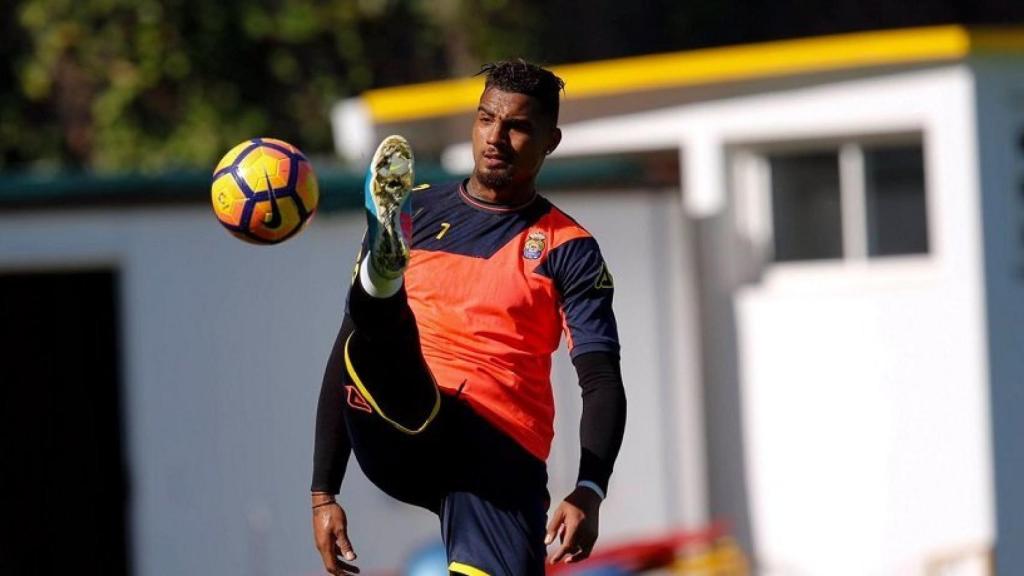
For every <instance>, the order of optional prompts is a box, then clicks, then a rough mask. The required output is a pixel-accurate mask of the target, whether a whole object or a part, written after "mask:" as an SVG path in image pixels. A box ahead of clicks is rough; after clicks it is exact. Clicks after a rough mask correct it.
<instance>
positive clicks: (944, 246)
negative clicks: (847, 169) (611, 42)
mask: <svg viewBox="0 0 1024 576" xmlns="http://www.w3.org/2000/svg"><path fill="white" fill-rule="evenodd" d="M783 98H788V100H789V104H786V105H781V106H775V105H774V104H775V103H778V102H780V100H781V99H783ZM797 103H799V104H802V106H801V107H800V109H799V110H797V109H794V108H795V106H796V104H797ZM743 104H744V105H746V106H749V107H750V108H751V109H756V110H758V113H759V114H763V115H765V116H768V117H772V118H773V119H774V121H775V122H776V123H777V125H778V126H779V127H780V128H779V129H778V130H777V131H776V134H774V135H770V134H765V133H764V132H763V131H762V132H760V133H759V134H758V137H759V138H767V139H774V138H778V139H781V140H786V139H789V138H791V137H789V136H788V135H789V134H799V135H800V136H801V137H804V138H807V137H809V138H815V137H818V138H829V137H842V136H858V135H870V134H873V133H881V134H884V133H887V132H894V131H897V130H900V129H902V128H911V129H913V130H917V131H921V132H922V133H923V136H924V147H925V164H926V181H927V189H928V219H929V236H930V238H929V245H930V254H928V255H924V256H920V257H900V258H871V259H867V260H861V261H849V260H847V261H843V262H840V261H835V262H819V263H799V264H797V263H793V264H789V263H787V264H779V265H771V266H769V267H768V268H767V270H765V272H764V277H763V280H762V281H761V282H759V283H755V284H752V285H749V286H747V287H745V288H744V289H742V290H741V291H740V293H739V294H738V297H737V300H736V303H737V307H738V323H739V327H738V329H739V332H740V337H741V340H740V362H741V371H742V373H743V390H744V411H745V423H746V430H745V433H746V438H747V441H748V448H749V449H748V451H747V454H748V459H749V462H750V466H749V470H750V489H751V501H752V502H753V503H754V504H753V511H752V514H753V518H754V526H755V540H756V542H757V545H758V556H759V561H760V562H761V563H762V566H763V567H764V572H765V573H766V574H829V575H842V574H849V575H851V576H852V575H866V574H921V573H924V570H925V569H926V566H927V565H928V563H929V562H931V561H934V560H936V559H939V558H942V557H944V556H947V555H950V554H954V555H955V554H956V553H958V552H959V551H961V550H965V549H973V550H977V549H984V548H985V547H986V546H988V545H990V544H991V543H992V541H993V538H994V514H993V507H994V496H993V489H992V472H991V470H992V467H991V466H992V464H991V445H990V441H989V410H988V373H987V353H986V344H987V338H986V333H985V321H984V317H983V310H984V294H983V274H982V245H981V233H980V226H979V224H980V219H979V214H980V201H979V195H980V189H979V175H978V168H977V150H976V148H975V142H976V140H975V123H974V99H973V81H972V77H971V75H970V73H969V71H968V70H967V69H966V68H954V69H949V70H942V71H933V72H926V73H919V74H909V75H906V76H890V77H886V78H879V79H874V80H871V81H865V82H856V83H848V84H840V85H837V86H830V87H826V88H823V89H819V90H813V91H807V92H806V93H797V94H783V95H773V96H772V97H771V98H766V99H764V100H761V101H748V102H744V103H743ZM897 118H898V119H899V121H898V122H895V121H894V122H892V123H891V124H890V123H889V122H886V121H884V120H886V119H893V120H895V119H897ZM783 127H784V129H783ZM732 136H733V141H737V140H739V141H742V139H743V138H742V135H741V134H735V133H734V134H733V135H732Z"/></svg>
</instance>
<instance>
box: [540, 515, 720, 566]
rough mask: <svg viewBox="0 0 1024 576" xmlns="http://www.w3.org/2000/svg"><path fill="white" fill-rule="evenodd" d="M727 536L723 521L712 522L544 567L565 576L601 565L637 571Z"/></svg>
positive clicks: (668, 563) (673, 559) (600, 550)
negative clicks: (696, 527)
mask: <svg viewBox="0 0 1024 576" xmlns="http://www.w3.org/2000/svg"><path fill="white" fill-rule="evenodd" d="M728 535H729V530H728V525H727V524H726V523H725V522H721V521H720V522H715V523H713V524H711V525H710V526H708V527H707V528H704V529H702V530H680V531H677V532H673V533H671V534H669V535H667V536H662V537H659V538H647V539H639V540H633V541H630V542H626V543H623V544H618V545H615V546H610V547H605V548H601V549H598V550H597V551H595V552H594V553H592V554H591V555H590V558H587V559H586V560H584V561H583V562H579V563H577V564H556V565H554V566H550V565H549V566H548V569H547V574H548V575H549V576H555V575H562V576H568V575H569V574H573V573H575V572H582V571H584V570H593V569H595V568H600V567H602V566H614V567H616V568H621V569H623V570H628V571H632V572H638V571H640V570H649V569H651V568H660V567H664V566H668V565H670V564H672V562H674V561H675V560H676V558H677V557H678V551H679V550H680V549H681V548H686V547H689V546H695V545H701V544H706V545H711V544H713V543H714V542H715V541H716V540H718V539H719V538H722V537H724V536H728Z"/></svg>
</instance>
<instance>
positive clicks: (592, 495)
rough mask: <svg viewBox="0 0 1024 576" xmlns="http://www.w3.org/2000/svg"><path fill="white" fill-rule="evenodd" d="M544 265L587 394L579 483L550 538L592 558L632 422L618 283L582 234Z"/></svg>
mask: <svg viewBox="0 0 1024 576" xmlns="http://www.w3.org/2000/svg"><path fill="white" fill-rule="evenodd" d="M543 266H544V268H543V270H542V271H541V272H542V273H548V274H551V276H552V277H553V278H554V279H555V283H556V286H557V287H558V290H559V294H560V297H561V305H562V312H563V314H564V317H565V324H566V331H567V341H568V342H569V349H570V350H569V352H570V355H571V356H572V359H573V365H574V366H575V368H576V373H577V375H578V377H579V383H580V388H581V390H582V396H583V414H582V417H581V420H580V469H579V476H578V480H577V486H576V489H575V490H574V491H573V492H572V494H570V495H569V496H568V497H566V499H565V500H564V501H563V502H562V503H561V504H560V505H559V506H558V508H556V509H555V511H554V513H553V514H552V518H551V522H550V524H549V526H548V535H547V539H546V540H547V541H546V543H547V544H550V543H551V542H553V541H554V540H555V538H556V537H558V538H559V541H560V544H559V546H558V548H557V549H556V550H555V552H554V553H553V554H552V555H551V558H550V560H551V562H552V563H555V562H563V561H564V562H578V561H580V560H583V559H585V558H587V557H588V556H589V555H590V551H591V550H592V549H593V547H594V544H595V543H596V541H597V535H598V518H599V512H600V507H601V501H602V500H603V499H604V497H605V494H606V493H607V491H608V481H609V479H610V477H611V474H612V469H613V467H614V464H615V458H616V457H617V456H618V453H619V447H620V446H621V445H622V436H623V432H624V430H625V422H626V394H625V391H624V388H623V385H622V373H621V370H620V368H619V343H618V330H617V328H616V324H615V316H614V314H613V313H612V296H613V292H614V286H613V282H612V277H611V274H610V273H609V272H608V269H607V266H606V264H605V262H604V259H603V257H602V256H601V252H600V250H599V248H598V246H597V242H595V241H594V239H593V238H589V237H587V238H579V239H576V240H572V241H570V242H567V243H566V244H563V245H561V246H559V247H557V248H555V249H553V250H552V251H551V253H550V254H549V255H548V260H547V261H546V262H545V263H544V265H543Z"/></svg>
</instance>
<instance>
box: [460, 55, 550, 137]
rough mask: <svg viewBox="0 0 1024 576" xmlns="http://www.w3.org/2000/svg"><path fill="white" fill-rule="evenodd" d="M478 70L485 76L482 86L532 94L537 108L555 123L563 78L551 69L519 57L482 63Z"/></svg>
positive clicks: (485, 88) (478, 73)
mask: <svg viewBox="0 0 1024 576" xmlns="http://www.w3.org/2000/svg"><path fill="white" fill-rule="evenodd" d="M480 74H483V75H484V78H485V79H486V80H485V82H484V90H487V89H488V88H497V89H498V90H501V91H502V92H514V93H516V94H526V95H527V96H532V97H533V98H536V100H537V102H539V103H540V111H541V112H542V113H543V114H544V115H546V116H548V117H549V118H551V121H552V123H553V124H558V93H559V92H562V91H564V90H565V81H563V80H562V79H561V78H559V77H558V76H555V75H554V74H553V73H552V72H551V71H550V70H547V69H545V68H542V67H540V66H538V65H536V64H531V63H530V62H527V61H526V60H523V59H522V58H518V59H516V60H500V61H498V62H491V63H490V64H484V65H483V66H481V67H480V72H477V75H478V76H479V75H480Z"/></svg>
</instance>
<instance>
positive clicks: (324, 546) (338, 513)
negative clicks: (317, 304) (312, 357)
mask: <svg viewBox="0 0 1024 576" xmlns="http://www.w3.org/2000/svg"><path fill="white" fill-rule="evenodd" d="M351 332H352V321H351V319H349V317H348V315H346V316H345V319H344V320H343V321H342V324H341V329H340V330H339V331H338V337H337V339H336V340H335V342H334V348H333V349H332V350H331V356H330V359H328V361H327V369H326V370H325V371H324V378H323V382H322V384H321V385H320V399H319V401H318V402H317V408H316V432H315V439H314V445H313V482H312V486H311V500H312V502H311V506H312V510H313V542H314V544H315V545H316V548H317V550H318V551H319V552H320V556H321V557H322V559H323V562H324V568H326V569H327V571H328V572H329V573H331V574H336V575H341V574H355V573H358V569H357V568H356V567H355V566H352V565H351V564H348V563H347V562H346V561H348V562H351V561H353V560H355V559H356V554H355V550H353V548H352V544H351V542H350V541H349V539H348V519H347V518H346V516H345V510H344V509H342V507H341V506H340V505H339V504H338V503H337V501H336V500H335V496H336V495H337V494H338V491H339V490H340V489H341V482H342V479H343V478H344V475H345V468H346V466H347V465H348V459H349V455H350V454H351V452H352V446H351V443H350V441H349V437H348V431H347V430H346V428H345V413H344V402H345V396H344V387H343V385H342V382H341V377H342V374H343V373H344V365H343V362H344V343H345V340H346V339H347V338H348V335H349V334H350V333H351Z"/></svg>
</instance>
